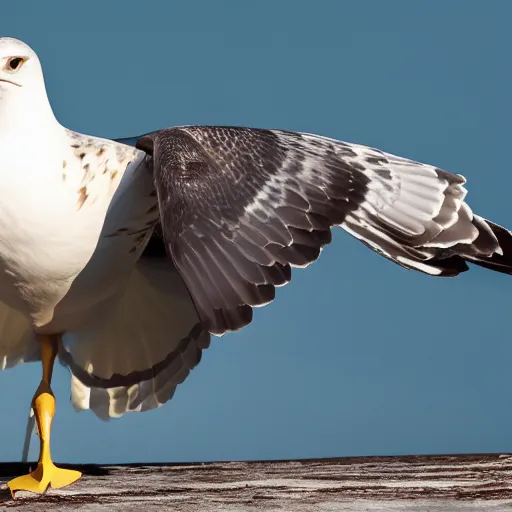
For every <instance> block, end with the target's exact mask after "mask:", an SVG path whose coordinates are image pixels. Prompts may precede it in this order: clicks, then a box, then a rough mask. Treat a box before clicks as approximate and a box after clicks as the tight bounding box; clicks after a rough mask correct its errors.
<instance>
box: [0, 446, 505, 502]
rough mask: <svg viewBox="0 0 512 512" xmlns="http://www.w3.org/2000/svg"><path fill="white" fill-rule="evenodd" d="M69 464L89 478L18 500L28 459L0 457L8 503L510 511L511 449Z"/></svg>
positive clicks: (1, 479)
mask: <svg viewBox="0 0 512 512" xmlns="http://www.w3.org/2000/svg"><path fill="white" fill-rule="evenodd" d="M66 467H73V468H75V469H79V470H81V471H83V473H84V477H83V478H82V479H81V480H80V481H79V482H78V483H76V484H74V485H72V486H71V487H69V488H68V489H61V490H52V489H50V490H49V491H48V492H47V494H46V495H43V496H36V495H30V494H28V493H19V494H17V496H16V499H15V500H13V499H12V498H11V497H10V494H9V493H8V491H7V488H6V485H5V483H6V482H7V481H8V480H9V478H10V477H11V476H14V475H19V474H22V473H23V472H26V471H27V469H28V467H27V466H26V465H23V464H6V463H4V464H0V484H1V486H2V491H1V493H0V509H1V510H10V509H16V508H20V509H21V510H23V511H28V512H30V511H38V512H40V511H52V510H84V511H85V510H87V511H103V510H105V511H107V510H109V511H110V510H123V511H135V510H138V511H142V510H144V511H157V510H158V511H161V510H173V511H175V512H192V511H194V512H195V511H197V510H200V511H215V512H217V511H218V512H220V511H223V512H235V511H249V512H252V511H260V510H264V511H277V510H282V511H286V512H309V511H324V512H327V511H333V512H334V511H372V512H375V511H398V510H399V511H407V512H409V511H410V512H416V511H430V512H432V511H433V512H435V511H442V510H445V511H452V510H453V511H457V510H474V511H487V510H492V511H501V510H503V511H506V510H511V511H512V456H510V455H497V454H496V455H453V456H407V457H364V458H343V459H320V460H299V461H270V462H218V463H204V464H203V463H201V464H134V465H123V466H94V465H86V466H66Z"/></svg>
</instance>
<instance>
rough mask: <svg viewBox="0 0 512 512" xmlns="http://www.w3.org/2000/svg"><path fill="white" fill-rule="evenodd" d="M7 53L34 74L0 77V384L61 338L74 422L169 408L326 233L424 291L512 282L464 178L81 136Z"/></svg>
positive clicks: (270, 145)
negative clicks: (48, 340) (45, 337)
mask: <svg viewBox="0 0 512 512" xmlns="http://www.w3.org/2000/svg"><path fill="white" fill-rule="evenodd" d="M6 47H9V48H11V49H13V48H15V49H16V51H18V50H19V51H24V52H26V53H27V55H29V59H30V60H29V61H27V65H26V66H27V67H26V69H27V70H28V71H30V73H28V75H27V74H25V75H26V76H25V75H23V73H22V75H21V78H20V79H22V81H23V84H22V86H21V85H16V84H14V83H11V82H9V81H8V79H6V80H7V82H8V84H7V85H6V83H7V82H6V83H2V78H1V77H2V75H1V73H0V191H1V192H0V193H2V194H8V195H6V199H5V200H4V201H0V367H6V366H12V365H14V364H17V363H19V362H23V361H28V360H33V359H36V358H37V357H38V347H37V344H35V342H34V339H33V334H34V333H36V332H37V333H42V332H46V333H63V336H62V347H61V348H62V350H61V354H60V359H61V362H62V363H63V364H64V365H66V366H67V367H68V368H69V369H70V371H71V374H72V402H73V404H74V405H75V407H76V408H77V409H80V410H83V409H88V408H90V409H92V410H93V411H94V412H95V414H97V415H98V416H99V417H100V418H103V419H108V418H110V417H115V416H120V415H122V414H124V413H126V412H128V411H141V410H148V409H151V408H154V407H158V406H160V405H161V404H163V403H164V402H165V401H167V400H168V399H169V398H170V397H172V396H173V394H174V391H175V389H176V387H177V386H178V385H179V384H180V383H181V382H183V380H184V379H185V378H186V377H187V375H188V374H189V372H190V370H191V369H192V368H194V367H195V366H196V365H197V364H198V362H199V361H200V358H201V353H202V351H203V350H204V349H206V348H207V347H208V346H209V343H210V334H215V335H223V334H224V333H226V332H228V331H232V330H237V329H240V328H242V327H243V326H245V325H247V324H248V323H250V322H251V321H252V308H253V307H258V306H264V305H266V304H268V303H270V302H271V301H272V300H273V299H274V298H275V294H276V287H279V286H283V285H286V284H287V283H288V282H289V281H290V279H291V275H292V267H306V266H308V265H309V264H310V263H312V262H313V261H315V260H316V259H317V258H318V257H319V255H320V253H321V251H322V249H323V248H324V247H325V246H326V245H327V244H329V243H330V241H331V229H332V228H333V227H341V228H342V229H344V230H345V231H347V232H348V233H350V234H352V235H353V236H355V237H356V238H358V239H359V240H360V241H361V242H363V243H364V244H365V245H367V246H368V247H370V248H371V249H372V250H374V251H376V252H378V253H379V254H381V255H383V256H384V257H386V258H388V259H389V260H391V261H393V262H394V263H397V264H399V265H401V266H403V267H405V268H407V269H412V270H416V271H421V272H424V273H427V274H429V275H434V276H456V275H458V274H459V273H460V272H464V271H466V270H467V269H468V266H467V262H471V263H476V264H478V265H481V266H484V267H488V268H490V269H492V270H496V271H500V272H504V273H509V274H510V273H512V234H511V233H510V231H508V230H507V229H505V228H502V227H500V226H498V225H496V224H494V223H493V222H490V221H488V220H486V219H483V218H482V217H479V216H477V215H474V214H473V212H472V210H471V208H470V207H469V206H468V204H467V203H466V202H465V196H466V189H465V180H464V178H463V177H462V176H460V175H457V174H451V173H448V172H446V171H444V170H442V169H439V168H437V167H434V166H431V165H427V164H422V163H419V162H414V161H411V160H408V159H405V158H401V157H398V156H395V155H391V154H389V153H386V152H383V151H380V150H378V149H374V148H369V147H366V146H362V145H357V144H352V143H347V142H342V141H337V140H334V139H329V138H326V137H320V136H317V135H311V134H304V133H295V132H285V131H280V130H264V129H251V128H239V127H219V126H210V127H207V126H184V127H175V128H169V129H165V130H159V131H157V132H153V133H149V134H146V135H143V136H141V137H138V138H136V139H130V140H128V139H125V140H119V141H109V140H105V139H101V138H97V137H91V136H86V135H82V134H79V133H76V132H73V131H70V130H68V129H66V128H63V127H62V126H61V125H60V124H59V123H58V122H57V121H56V120H55V118H54V116H53V112H52V111H51V108H50V106H49V103H48V99H47V97H46V91H45V89H44V82H43V80H42V72H41V69H40V65H39V61H38V60H37V57H36V56H35V54H34V53H33V52H32V51H31V50H30V49H27V48H28V47H26V46H25V45H23V43H20V42H16V41H13V40H8V41H7V40H5V39H0V65H1V64H2V61H1V56H2V55H3V53H2V52H3V51H4V53H5V48H6ZM30 62H32V63H33V64H30ZM16 77H18V75H16ZM16 79H18V78H16ZM9 84H10V85H9ZM25 86H26V87H27V90H28V91H29V92H30V95H29V96H27V95H26V90H24V89H23V87H25ZM20 97H21V98H22V99H23V101H18V100H19V98H20ZM26 104H28V107H29V108H30V109H31V110H30V113H29V114H28V113H27V114H26V115H24V116H22V115H20V109H23V108H27V105H26ZM27 112H28V111H27ZM41 133H44V134H45V137H44V139H43V138H41ZM27 147H30V148H31V152H27V151H24V150H25V149H26V148H27Z"/></svg>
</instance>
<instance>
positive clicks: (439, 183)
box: [136, 126, 512, 335]
mask: <svg viewBox="0 0 512 512" xmlns="http://www.w3.org/2000/svg"><path fill="white" fill-rule="evenodd" d="M136 146H137V147H138V148H139V149H142V150H144V151H146V152H147V153H148V154H150V155H152V157H153V165H154V177H155V186H156V190H157V195H158V202H159V208H160V217H161V224H162V232H163V236H164V239H165V241H166V243H167V245H168V249H169V251H170V254H171V255H172V258H173V260H174V264H175V265H176V268H177V269H178V271H179V272H180V274H181V275H182V277H183V279H184V281H185V283H186V285H187V287H188V289H189V292H190V294H191V296H192V297H193V300H194V302H195V304H196V307H197V309H198V311H199V314H200V316H201V319H202V320H203V321H204V322H205V323H206V325H207V327H208V329H209V331H210V332H211V333H213V334H217V335H222V334H223V333H225V332H226V331H229V330H236V329H239V328H241V327H243V326H244V325H247V324H248V323H249V322H250V321H251V320H252V307H254V306H261V305H264V304H267V303H268V302H270V301H272V300H273V299H274V296H275V287H277V286H282V285H284V284H286V283H287V282H289V281H290V279H291V267H305V266H307V265H309V264H310V263H311V262H313V261H315V260H316V259H317V258H318V256H319V255H320V252H321V250H322V248H323V247H324V246H325V245H327V244H329V243H330V241H331V228H332V227H333V226H340V227H342V228H343V229H345V230H346V231H347V232H349V233H350V234H352V235H353V236H355V237H356V238H358V239H359V240H360V241H362V242H363V243H364V244H365V245H367V246H368V247H370V248H371V249H373V250H375V251H376V252H378V253H379V254H381V255H383V256H384V257H386V258H388V259H390V260H392V261H393V262H395V263H398V264H399V265H401V266H403V267H406V268H408V269H413V270H417V271H421V272H424V273H427V274H430V275H438V276H454V275H457V274H459V273H460V272H464V271H465V270H467V268H468V267H467V265H466V260H467V261H471V262H473V263H477V264H480V265H482V266H486V267H489V268H492V269H493V270H498V271H501V272H506V273H511V271H512V258H511V254H510V252H512V241H511V240H512V239H511V235H510V232H509V231H508V230H506V229H504V228H501V227H500V226H497V225H496V224H493V223H491V222H489V221H487V220H485V219H483V218H481V217H478V216H475V215H473V212H472V211H471V209H470V208H469V206H468V205H467V204H466V203H465V202H464V199H465V196H466V189H465V187H464V184H465V179H464V178H463V177H462V176H460V175H457V174H451V173H448V172H446V171H444V170H442V169H439V168H437V167H434V166H431V165H426V164H422V163H419V162H414V161H411V160H408V159H405V158H401V157H398V156H395V155H391V154H389V153H385V152H383V151H380V150H378V149H373V148H369V147H366V146H361V145H357V144H349V143H346V142H341V141H337V140H334V139H329V138H326V137H320V136H315V135H309V134H301V133H294V132H285V131H278V130H261V129H250V128H235V127H215V126H211V127H205V126H202V127H201V126H188V127H177V128H170V129H166V130H160V131H157V132H154V133H150V134H147V135H145V136H142V137H141V138H139V139H138V140H137V142H136ZM504 250H505V252H506V251H510V252H508V253H507V252H506V253H505V255H504Z"/></svg>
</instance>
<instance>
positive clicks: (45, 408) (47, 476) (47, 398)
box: [7, 336, 82, 497]
mask: <svg viewBox="0 0 512 512" xmlns="http://www.w3.org/2000/svg"><path fill="white" fill-rule="evenodd" d="M59 339H60V337H59V336H41V337H40V338H39V341H40V343H41V362H42V363H43V378H42V380H41V383H40V384H39V387H38V388H37V391H36V393H35V395H34V398H33V399H32V408H33V409H34V412H35V416H36V422H37V428H38V431H39V437H40V450H39V460H38V464H37V468H36V470H35V471H32V473H30V474H29V475H24V476H20V477H18V478H15V479H14V480H11V481H10V482H9V483H8V484H7V485H8V486H9V489H10V490H11V494H12V496H13V497H14V494H15V492H16V491H31V492H37V493H42V492H45V491H46V490H47V489H48V487H53V488H54V489H58V488H60V487H66V486H67V485H69V484H72V483H73V482H75V481H76V480H78V479H79V478H80V477H81V476H82V474H81V473H80V472H79V471H72V470H69V469H62V468H58V467H57V466H55V464H54V463H53V461H52V458H51V455H50V433H51V427H52V420H53V417H54V415H55V397H54V395H53V392H52V390H51V387H50V383H51V380H52V373H53V364H54V362H55V357H56V356H57V348H58V344H59Z"/></svg>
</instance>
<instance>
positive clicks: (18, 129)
mask: <svg viewBox="0 0 512 512" xmlns="http://www.w3.org/2000/svg"><path fill="white" fill-rule="evenodd" d="M58 125H59V123H58V121H57V119H56V118H55V115H54V113H53V110H52V107H51V105H50V101H49V100H48V96H47V95H46V90H45V88H44V85H43V86H39V87H33V88H31V89H28V88H24V89H23V90H19V91H18V90H10V91H8V93H6V92H5V91H2V90H0V137H2V138H9V137H10V136H15V137H18V136H20V135H22V136H23V137H24V138H25V139H29V138H30V137H31V136H32V135H34V136H35V135H37V136H39V137H41V136H43V137H44V134H45V133H47V132H48V131H51V130H54V129H55V127H56V126H58Z"/></svg>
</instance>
